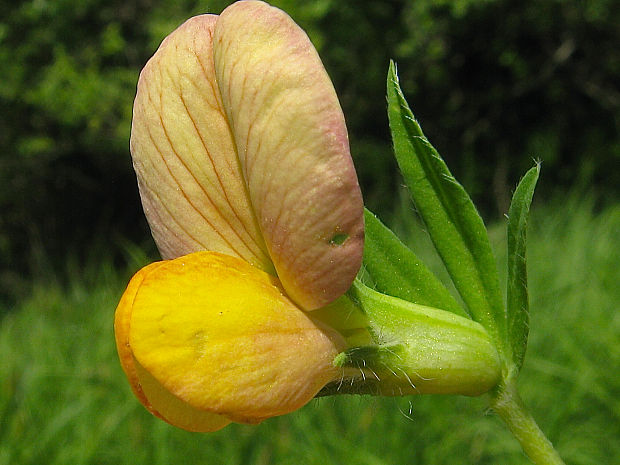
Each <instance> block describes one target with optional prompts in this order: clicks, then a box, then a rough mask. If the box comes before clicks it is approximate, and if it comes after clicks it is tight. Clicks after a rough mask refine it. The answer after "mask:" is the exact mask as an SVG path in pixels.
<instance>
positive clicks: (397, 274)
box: [364, 210, 468, 317]
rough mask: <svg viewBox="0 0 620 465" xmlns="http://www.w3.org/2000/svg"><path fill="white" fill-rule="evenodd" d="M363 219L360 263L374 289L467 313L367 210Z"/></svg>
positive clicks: (459, 313)
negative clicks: (362, 246)
mask: <svg viewBox="0 0 620 465" xmlns="http://www.w3.org/2000/svg"><path fill="white" fill-rule="evenodd" d="M364 221H365V223H366V224H365V231H366V237H365V242H364V266H365V268H366V271H367V272H368V273H369V274H370V276H371V278H372V280H373V283H374V285H375V287H376V288H377V290H378V291H380V292H382V293H384V294H388V295H391V296H393V297H398V298H400V299H403V300H407V301H409V302H413V303H415V304H419V305H426V306H429V307H435V308H441V309H443V310H448V311H450V312H453V313H456V314H457V315H461V316H465V317H467V316H468V315H467V312H465V310H464V309H463V307H462V306H461V305H460V304H459V303H458V302H457V301H456V299H455V298H454V297H453V296H452V294H450V291H448V289H447V288H446V287H445V286H444V285H443V284H442V283H441V281H439V279H437V277H436V276H435V275H434V274H433V272H432V271H430V270H429V269H428V268H427V267H426V265H425V264H424V262H422V261H421V260H420V259H419V258H418V257H417V256H416V255H415V253H413V251H411V249H409V248H408V247H407V246H406V245H405V244H403V243H402V242H401V241H400V239H399V238H398V237H397V236H396V235H395V234H394V233H393V232H392V231H391V230H390V229H389V228H388V227H386V226H385V225H384V224H383V223H381V221H380V220H379V219H378V218H377V217H376V216H375V215H374V214H373V213H372V212H371V211H369V210H365V211H364Z"/></svg>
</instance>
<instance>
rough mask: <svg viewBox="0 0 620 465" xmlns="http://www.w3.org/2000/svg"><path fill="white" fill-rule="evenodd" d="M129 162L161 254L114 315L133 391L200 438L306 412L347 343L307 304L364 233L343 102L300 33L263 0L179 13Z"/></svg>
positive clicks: (334, 289) (316, 300) (136, 120)
mask: <svg viewBox="0 0 620 465" xmlns="http://www.w3.org/2000/svg"><path fill="white" fill-rule="evenodd" d="M131 153H132V158H133V163H134V168H135V171H136V174H137V178H138V186H139V190H140V195H141V199H142V203H143V206H144V211H145V214H146V217H147V219H148V221H149V225H150V227H151V231H152V233H153V237H154V239H155V241H156V244H157V246H158V248H159V250H160V252H161V254H162V257H163V258H164V259H165V260H164V261H162V262H157V263H153V264H151V265H149V266H147V267H145V268H143V269H142V270H140V271H139V272H138V273H137V274H136V275H135V276H134V277H133V278H132V280H131V282H130V283H129V286H128V288H127V290H126V291H125V293H124V295H123V297H122V299H121V302H120V303H119V306H118V308H117V311H116V319H115V333H116V341H117V347H118V351H119V356H120V359H121V363H122V366H123V369H124V370H125V372H126V374H127V377H128V379H129V381H130V384H131V386H132V389H133V391H134V393H135V394H136V396H137V397H138V399H139V400H140V401H141V402H142V403H143V404H144V405H145V406H146V407H147V408H148V409H149V410H150V411H151V412H152V413H154V414H155V415H157V416H160V417H162V418H164V419H165V420H167V421H169V422H170V423H172V424H175V425H177V426H179V427H182V428H185V429H189V430H194V431H213V430H216V429H219V428H221V427H223V426H225V425H226V424H228V423H229V422H230V421H238V422H245V423H257V422H260V421H261V420H263V419H265V418H268V417H271V416H275V415H280V414H284V413H287V412H290V411H292V410H295V409H297V408H299V407H301V406H302V405H304V404H305V403H307V402H308V401H309V400H310V399H312V398H313V397H314V396H315V395H316V393H317V392H318V391H319V390H320V389H321V388H322V387H323V386H324V385H325V384H326V383H328V382H329V381H331V380H333V379H334V378H335V377H337V376H338V373H339V372H338V369H337V368H336V367H335V366H334V363H333V360H334V358H335V356H336V355H337V354H338V353H340V352H341V351H342V350H344V349H345V348H346V344H345V342H344V339H343V338H342V336H341V335H340V334H339V333H338V332H337V331H335V330H334V329H332V328H330V327H328V326H326V325H325V324H322V323H321V322H320V321H319V320H318V319H317V318H314V317H313V315H312V310H315V309H318V308H324V307H325V306H326V305H327V304H329V303H331V302H333V301H334V300H335V299H337V298H338V297H339V296H341V295H342V294H343V293H344V292H346V291H347V289H348V288H349V287H350V285H351V283H352V281H353V279H354V278H355V275H356V274H357V271H358V269H359V267H360V264H361V258H362V248H363V234H364V233H363V230H364V224H363V206H362V199H361V193H360V190H359V185H358V182H357V178H356V175H355V170H354V167H353V164H352V161H351V156H350V153H349V147H348V139H347V132H346V126H345V123H344V117H343V114H342V110H341V108H340V105H339V103H338V99H337V97H336V94H335V91H334V89H333V86H332V84H331V81H330V80H329V77H328V76H327V73H326V72H325V69H324V68H323V66H322V63H321V61H320V59H319V57H318V54H317V53H316V51H315V49H314V47H313V46H312V44H311V43H310V41H309V39H308V37H307V36H306V34H305V33H304V32H303V31H302V30H301V29H300V28H299V27H298V26H297V25H296V24H295V23H294V22H293V21H292V19H291V18H290V17H288V16H287V15H286V14H285V13H284V12H282V11H281V10H278V9H276V8H273V7H271V6H269V5H267V4H266V3H263V2H259V1H241V2H237V3H235V4H233V5H231V6H229V7H228V8H226V9H225V10H224V11H223V12H222V14H221V15H220V16H215V15H202V16H197V17H194V18H191V19H189V20H188V21H187V22H185V23H184V24H183V25H181V26H180V27H179V28H178V29H177V30H176V31H174V32H173V33H172V34H170V36H168V37H167V38H166V39H165V40H164V41H163V42H162V44H161V46H160V47H159V49H158V50H157V52H156V53H155V55H154V56H153V57H152V58H151V59H150V60H149V62H148V63H147V65H146V66H145V68H144V69H143V71H142V73H141V74H140V79H139V82H138V90H137V95H136V100H135V103H134V116H133V121H132V133H131Z"/></svg>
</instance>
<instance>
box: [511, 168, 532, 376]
mask: <svg viewBox="0 0 620 465" xmlns="http://www.w3.org/2000/svg"><path fill="white" fill-rule="evenodd" d="M539 173H540V165H539V164H536V166H534V167H533V168H531V169H530V170H529V171H528V172H527V173H526V174H525V176H523V178H522V179H521V181H520V182H519V185H518V186H517V189H516V190H515V192H514V195H513V196H512V202H511V204H510V209H509V211H508V234H507V242H508V244H507V250H508V281H507V290H506V297H507V309H508V315H507V316H508V339H509V343H510V347H511V350H512V360H513V362H514V364H515V366H516V368H517V370H520V369H521V366H522V365H523V358H524V357H525V349H526V347H527V337H528V333H529V320H530V314H529V302H528V294H527V268H526V258H525V253H526V236H527V220H528V218H529V213H530V205H531V204H532V197H533V196H534V189H535V188H536V182H537V181H538V175H539Z"/></svg>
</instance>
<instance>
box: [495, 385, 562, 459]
mask: <svg viewBox="0 0 620 465" xmlns="http://www.w3.org/2000/svg"><path fill="white" fill-rule="evenodd" d="M491 407H492V408H493V410H494V411H495V413H497V414H498V415H499V416H500V417H501V418H502V420H504V421H505V422H506V424H507V425H508V428H509V429H510V431H511V432H512V434H513V435H514V436H515V437H516V438H517V440H518V441H519V442H520V443H521V447H523V451H524V452H525V453H526V454H527V456H528V457H529V458H530V460H531V461H532V462H534V463H535V464H536V465H556V464H557V465H564V462H563V461H562V459H561V458H560V455H559V454H558V453H557V451H556V450H555V449H554V448H553V444H551V441H549V440H548V439H547V437H546V436H545V434H544V433H543V432H542V431H541V429H540V428H539V427H538V425H537V424H536V421H535V420H534V418H533V417H532V415H530V413H529V412H528V411H527V409H526V408H525V406H524V405H523V401H522V400H521V398H520V397H519V393H518V392H517V389H516V385H515V382H514V381H508V382H507V383H506V384H504V383H502V384H501V385H500V386H499V387H498V389H497V390H496V391H495V394H494V395H493V396H492V400H491Z"/></svg>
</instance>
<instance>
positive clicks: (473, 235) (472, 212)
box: [387, 62, 508, 353]
mask: <svg viewBox="0 0 620 465" xmlns="http://www.w3.org/2000/svg"><path fill="white" fill-rule="evenodd" d="M387 95H388V115H389V121H390V129H391V131H392V139H393V143H394V152H395V155H396V159H397V161H398V165H399V167H400V170H401V173H402V175H403V177H404V179H405V182H406V184H407V187H408V188H409V192H410V194H411V197H412V199H413V202H414V204H415V206H416V208H417V210H418V213H419V214H420V217H421V218H422V220H423V221H424V223H425V225H426V228H427V230H428V233H429V235H430V237H431V240H432V241H433V244H434V245H435V248H436V249H437V252H438V253H439V255H440V257H441V259H442V260H443V263H444V265H445V266H446V269H447V270H448V273H449V274H450V277H451V279H452V281H453V282H454V285H455V287H456V289H457V290H458V292H459V294H460V295H461V297H462V298H463V301H464V302H465V304H466V305H467V307H468V308H469V312H470V314H471V315H472V317H473V319H474V320H475V321H477V322H479V323H480V324H481V325H482V326H484V327H485V328H486V330H487V331H489V334H490V336H491V337H492V338H493V340H494V341H495V343H496V344H497V346H498V350H499V351H500V353H506V352H507V351H508V347H506V344H507V340H506V313H505V309H504V305H503V300H502V295H501V292H500V287H499V278H498V274H497V266H496V263H495V258H494V256H493V252H492V251H491V245H490V243H489V238H488V235H487V232H486V228H485V226H484V223H483V221H482V218H481V217H480V215H479V214H478V212H477V211H476V208H475V206H474V204H473V203H472V201H471V199H470V198H469V196H468V195H467V192H465V189H464V188H463V186H461V185H460V184H459V183H458V182H457V181H456V179H454V177H453V176H452V174H451V173H450V171H449V170H448V167H447V166H446V164H445V162H444V161H443V159H442V158H441V156H440V155H439V154H438V153H437V151H436V150H435V149H434V148H433V146H432V145H431V144H430V143H429V142H428V140H427V139H426V137H425V136H424V133H423V132H422V129H421V128H420V125H419V124H418V122H417V121H416V120H415V118H414V116H413V114H412V113H411V110H410V109H409V105H408V104H407V101H406V100H405V97H404V95H403V93H402V91H401V89H400V86H399V83H398V76H397V74H396V65H395V64H394V62H391V63H390V69H389V73H388V80H387Z"/></svg>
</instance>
